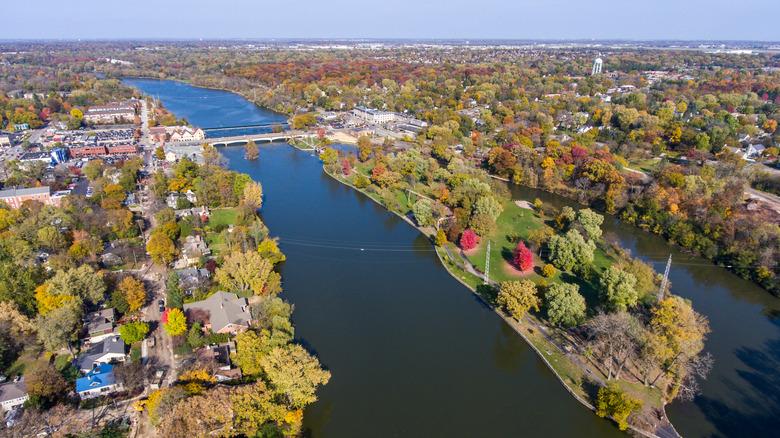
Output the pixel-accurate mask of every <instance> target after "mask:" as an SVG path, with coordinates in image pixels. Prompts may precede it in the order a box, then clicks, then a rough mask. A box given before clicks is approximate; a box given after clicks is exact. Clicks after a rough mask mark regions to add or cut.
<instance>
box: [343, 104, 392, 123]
mask: <svg viewBox="0 0 780 438" xmlns="http://www.w3.org/2000/svg"><path fill="white" fill-rule="evenodd" d="M352 114H353V115H354V116H355V117H359V118H361V119H363V120H365V121H367V122H369V123H387V122H392V121H393V120H395V114H394V113H391V112H390V111H380V110H376V109H373V108H366V107H364V106H356V107H355V109H353V110H352Z"/></svg>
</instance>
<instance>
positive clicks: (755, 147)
mask: <svg viewBox="0 0 780 438" xmlns="http://www.w3.org/2000/svg"><path fill="white" fill-rule="evenodd" d="M765 150H766V148H765V147H764V145H762V144H749V145H748V147H747V149H745V154H746V155H747V156H748V157H753V156H757V155H763V154H764V151H765Z"/></svg>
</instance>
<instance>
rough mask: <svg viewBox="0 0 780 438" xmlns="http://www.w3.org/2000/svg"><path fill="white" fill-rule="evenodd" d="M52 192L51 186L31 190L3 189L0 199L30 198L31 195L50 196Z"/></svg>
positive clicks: (0, 192) (0, 191)
mask: <svg viewBox="0 0 780 438" xmlns="http://www.w3.org/2000/svg"><path fill="white" fill-rule="evenodd" d="M50 192H51V187H49V186H43V187H33V188H31V189H25V188H24V187H22V188H12V189H3V190H0V199H2V198H13V197H14V196H30V195H44V194H46V195H48V194H49V193H50Z"/></svg>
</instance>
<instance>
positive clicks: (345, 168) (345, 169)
mask: <svg viewBox="0 0 780 438" xmlns="http://www.w3.org/2000/svg"><path fill="white" fill-rule="evenodd" d="M341 173H343V174H344V175H345V176H349V175H350V174H351V173H352V165H351V164H349V158H347V157H344V160H343V161H342V162H341Z"/></svg>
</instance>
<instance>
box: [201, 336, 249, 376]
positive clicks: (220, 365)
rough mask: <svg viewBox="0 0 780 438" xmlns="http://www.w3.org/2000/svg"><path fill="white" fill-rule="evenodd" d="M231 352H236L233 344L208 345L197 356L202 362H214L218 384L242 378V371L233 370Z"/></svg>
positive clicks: (238, 369)
mask: <svg viewBox="0 0 780 438" xmlns="http://www.w3.org/2000/svg"><path fill="white" fill-rule="evenodd" d="M231 345H232V348H231ZM231 350H233V351H235V344H234V343H232V342H230V343H228V344H224V345H215V346H211V345H207V346H205V347H203V348H201V349H199V350H198V351H197V353H196V355H197V357H198V360H199V361H200V362H206V363H208V362H211V361H213V367H212V369H214V378H216V379H217V382H226V381H229V380H237V379H240V378H241V369H240V368H233V364H232V363H231V361H230V352H231Z"/></svg>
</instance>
